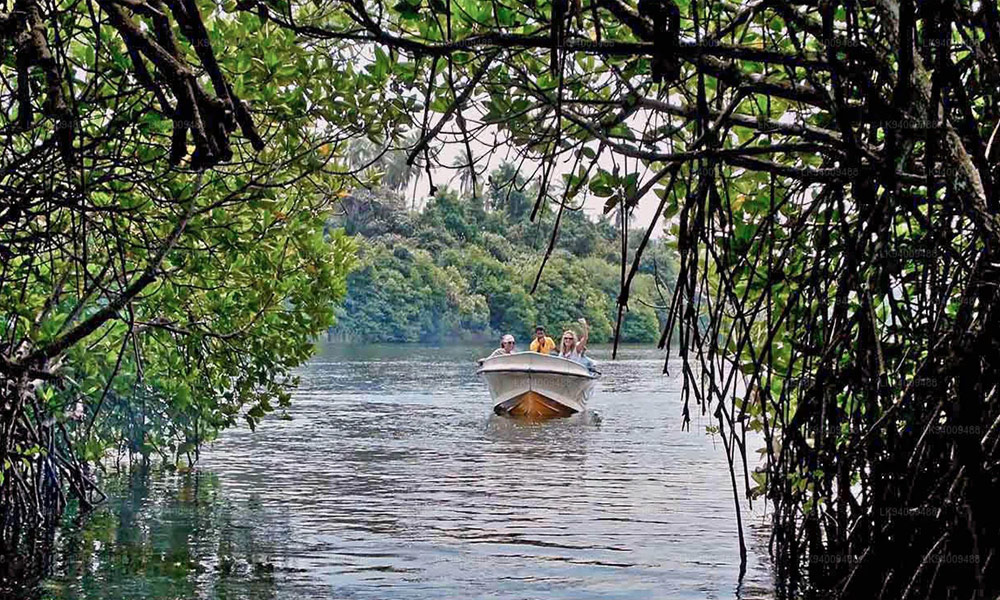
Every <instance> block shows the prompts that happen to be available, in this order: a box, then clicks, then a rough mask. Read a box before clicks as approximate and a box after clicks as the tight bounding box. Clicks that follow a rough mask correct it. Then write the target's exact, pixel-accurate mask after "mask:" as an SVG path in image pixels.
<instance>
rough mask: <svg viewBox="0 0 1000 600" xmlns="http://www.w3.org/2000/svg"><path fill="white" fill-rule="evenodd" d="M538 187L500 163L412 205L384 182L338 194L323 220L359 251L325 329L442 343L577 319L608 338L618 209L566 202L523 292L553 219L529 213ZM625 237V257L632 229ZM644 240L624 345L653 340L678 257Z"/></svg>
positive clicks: (524, 336) (556, 326)
mask: <svg viewBox="0 0 1000 600" xmlns="http://www.w3.org/2000/svg"><path fill="white" fill-rule="evenodd" d="M535 193H536V192H535V190H534V189H532V186H530V185H526V184H525V182H524V181H522V180H520V179H519V178H515V176H514V171H513V169H512V168H510V167H508V166H505V167H501V168H500V169H498V170H497V171H495V172H494V173H493V174H492V175H491V176H490V178H489V180H488V184H487V185H486V186H484V189H483V191H482V192H481V193H479V194H476V195H473V194H471V193H459V192H455V191H452V190H447V189H446V190H443V191H441V192H439V193H438V194H437V196H436V197H434V198H433V199H432V200H431V201H430V202H428V204H427V205H426V206H425V207H423V209H422V210H419V211H413V210H408V209H407V207H406V203H405V200H404V199H403V198H402V197H401V196H399V195H398V193H396V192H394V191H391V190H388V189H380V190H375V191H369V190H365V191H361V192H357V193H355V194H352V195H350V196H349V197H347V198H345V199H344V200H343V203H342V206H343V209H344V212H343V214H342V215H340V216H338V217H337V218H336V219H335V221H334V222H332V223H331V225H332V226H334V227H343V228H344V229H345V230H346V231H347V233H348V234H349V235H353V236H355V237H356V238H357V240H358V245H359V252H358V254H359V256H358V259H359V260H358V267H357V268H356V269H355V270H354V271H353V272H352V273H351V274H350V276H349V277H348V294H347V299H346V301H345V302H344V305H343V307H342V309H341V312H340V314H339V315H338V319H337V325H336V326H335V327H334V329H333V330H332V331H331V334H332V335H333V336H335V337H339V338H341V339H349V340H354V341H366V342H442V341H445V340H448V339H465V340H481V339H483V338H486V337H494V336H496V335H498V334H501V333H512V334H514V336H515V337H516V338H517V340H518V342H519V343H521V344H525V343H526V342H527V341H528V339H529V336H530V335H531V332H532V329H533V328H534V326H535V324H543V325H545V326H546V327H547V328H548V329H549V330H550V332H552V333H551V335H553V336H557V335H559V332H560V331H561V330H562V329H564V328H567V327H569V326H570V325H571V324H573V323H575V322H576V320H577V318H579V317H581V316H582V317H586V318H587V320H588V321H589V322H590V324H591V334H590V335H591V340H593V341H594V342H607V341H610V340H611V338H612V336H613V335H614V326H615V319H616V314H617V308H616V305H615V299H616V298H617V297H618V292H619V284H620V281H621V241H620V236H619V235H618V231H619V229H618V228H619V227H620V221H618V219H620V216H619V215H616V214H612V215H611V217H602V218H601V219H600V220H599V221H597V222H594V221H592V220H591V219H589V218H587V216H586V215H585V214H584V213H583V211H580V210H565V211H564V212H563V215H562V220H561V225H560V229H559V238H558V241H557V243H556V250H555V251H554V252H553V254H552V257H551V258H550V259H549V261H548V263H547V264H546V266H545V270H544V272H543V274H542V278H541V281H540V282H539V285H538V289H537V290H536V291H535V293H534V294H531V293H530V290H531V286H532V283H533V282H534V279H535V276H536V274H537V272H538V267H539V265H540V264H541V260H542V257H543V255H544V254H545V249H546V247H547V245H548V241H549V236H550V234H551V228H552V222H553V220H554V218H555V215H554V214H553V213H552V212H551V211H548V210H547V211H545V212H543V213H542V215H541V218H540V219H538V220H537V221H536V222H535V223H531V222H530V220H529V215H530V213H531V210H532V207H533V203H534V197H535ZM616 222H617V223H618V224H616ZM629 237H630V239H631V240H632V242H631V243H630V246H632V247H631V248H630V249H629V253H630V254H631V252H632V251H634V246H635V243H637V242H638V240H639V239H640V238H641V234H639V233H634V234H633V235H630V236H629ZM651 246H652V247H649V248H647V249H646V251H645V252H644V254H643V256H644V259H643V263H642V265H641V273H640V275H638V277H637V278H636V280H635V282H634V283H633V286H632V293H631V299H630V302H629V311H628V313H627V316H626V318H625V320H624V324H623V326H622V332H621V340H622V341H624V342H652V341H655V340H656V339H658V337H659V335H660V331H661V328H662V326H663V320H664V315H665V311H664V310H663V309H662V308H660V307H662V306H663V305H664V304H665V303H666V298H668V297H669V293H668V288H667V286H668V285H669V286H672V285H673V281H674V278H675V269H676V267H675V264H676V263H675V258H674V252H673V250H672V249H671V248H669V247H668V246H667V245H666V243H663V242H660V241H659V240H652V241H651ZM657 281H659V282H660V283H659V285H658V284H657Z"/></svg>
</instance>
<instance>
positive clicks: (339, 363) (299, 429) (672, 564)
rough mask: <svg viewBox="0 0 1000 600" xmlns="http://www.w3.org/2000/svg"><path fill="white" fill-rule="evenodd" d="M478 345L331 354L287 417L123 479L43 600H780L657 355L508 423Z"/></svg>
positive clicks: (760, 534)
mask: <svg viewBox="0 0 1000 600" xmlns="http://www.w3.org/2000/svg"><path fill="white" fill-rule="evenodd" d="M481 352H482V349H479V348H472V349H470V348H462V347H454V348H443V349H442V348H419V347H370V346H369V347H353V348H352V347H345V346H335V345H331V346H327V347H325V348H323V350H322V352H321V353H320V355H319V356H318V357H317V358H316V359H315V360H314V361H312V362H311V363H310V364H309V365H308V366H307V367H305V368H304V369H303V371H302V385H301V388H300V390H299V391H298V392H297V393H296V397H295V400H294V406H293V409H292V410H291V417H292V419H291V420H290V421H284V420H279V419H271V420H269V421H268V422H267V423H265V424H263V425H262V426H261V427H259V428H258V430H257V431H256V432H255V433H252V432H249V431H247V430H238V431H232V432H229V433H227V434H226V435H224V436H223V437H222V439H221V440H220V441H219V442H217V443H216V444H215V446H214V447H213V448H210V449H207V451H206V452H204V453H203V461H202V463H201V464H200V465H199V469H200V470H199V472H197V473H192V474H186V475H178V474H167V473H153V474H148V473H137V474H135V475H134V476H133V477H132V478H130V479H122V480H118V481H116V482H112V484H113V485H112V490H111V492H112V494H111V495H112V497H113V498H114V500H113V501H112V503H111V504H110V505H108V506H107V507H105V508H103V509H102V510H101V511H100V512H99V513H98V514H97V515H95V516H94V517H93V518H91V519H89V520H88V521H87V522H86V523H85V524H84V525H83V526H82V527H81V528H75V529H73V528H71V529H70V530H68V531H67V532H65V533H63V534H62V536H61V537H60V539H59V541H58V542H59V548H60V555H59V558H58V561H57V563H58V565H57V567H58V568H57V573H56V576H55V577H54V578H52V579H51V580H50V581H49V582H48V583H47V584H46V585H47V587H46V589H45V591H46V595H47V596H48V597H51V598H190V597H199V598H282V599H286V598H287V599H298V598H303V599H304V598H407V599H409V598H415V599H435V600H437V599H440V598H486V597H488V598H503V599H511V600H515V599H524V598H546V599H550V598H552V599H554V598H567V599H568V598H573V599H586V598H601V599H605V598H630V599H638V598H650V599H654V598H655V599H659V598H733V597H741V598H748V599H753V598H770V597H771V592H770V591H769V590H770V577H769V573H768V567H767V563H766V560H765V558H764V555H765V552H766V535H767V534H766V529H765V528H764V527H763V525H762V521H761V517H760V516H759V515H752V514H745V515H744V519H745V521H746V522H748V523H749V528H750V532H749V533H750V535H749V540H748V543H749V544H750V547H751V552H752V555H751V560H750V564H749V570H748V574H747V577H746V579H745V580H744V582H743V583H742V585H739V582H738V572H739V563H738V560H739V555H738V549H737V548H738V546H737V542H736V529H735V523H734V519H733V514H732V510H733V505H732V498H731V496H730V491H729V490H730V487H729V479H728V477H729V476H728V473H727V472H726V466H725V457H724V456H723V454H722V450H721V447H716V444H715V443H714V442H713V440H712V439H711V438H710V437H707V436H706V435H705V434H704V433H703V432H704V425H705V424H709V423H708V421H706V422H704V423H698V422H695V423H694V424H693V426H692V428H691V429H692V431H691V432H681V431H679V424H680V417H679V413H680V406H679V401H678V399H677V395H676V392H677V388H678V386H679V381H678V380H676V379H674V378H671V377H660V376H657V373H659V371H660V369H661V368H662V365H661V364H660V356H659V354H658V353H656V352H655V351H650V350H646V349H626V350H625V351H624V352H623V353H622V359H621V360H619V361H616V362H604V363H603V364H602V367H601V369H602V371H603V372H604V374H605V375H604V377H603V378H602V380H601V382H600V388H599V392H598V393H597V395H596V396H595V398H594V400H593V409H594V410H593V412H592V413H591V414H589V415H584V416H578V417H573V418H570V419H565V420H560V421H554V422H548V423H544V424H522V423H517V422H512V421H510V420H507V419H504V418H501V417H496V416H493V415H492V412H491V410H490V408H491V407H490V404H489V394H488V392H487V390H486V388H485V385H484V384H483V382H482V381H480V380H479V379H478V378H477V377H476V375H475V363H474V360H475V358H477V357H478V355H479V354H480V353H481ZM595 354H596V355H597V358H598V359H601V358H604V356H603V355H604V354H606V353H605V352H602V351H601V350H597V351H596V352H595ZM720 446H721V444H720Z"/></svg>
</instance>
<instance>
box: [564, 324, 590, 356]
mask: <svg viewBox="0 0 1000 600" xmlns="http://www.w3.org/2000/svg"><path fill="white" fill-rule="evenodd" d="M579 323H580V329H581V331H582V332H581V334H580V337H579V338H577V337H576V332H574V331H573V330H572V329H567V330H566V331H564V332H563V334H562V343H561V344H560V345H559V356H561V357H563V358H566V359H569V360H571V361H573V362H577V363H580V364H581V365H584V366H587V363H588V362H590V359H588V358H586V356H585V354H586V353H587V340H588V339H589V338H590V326H589V325H587V319H582V318H581V319H580V321H579Z"/></svg>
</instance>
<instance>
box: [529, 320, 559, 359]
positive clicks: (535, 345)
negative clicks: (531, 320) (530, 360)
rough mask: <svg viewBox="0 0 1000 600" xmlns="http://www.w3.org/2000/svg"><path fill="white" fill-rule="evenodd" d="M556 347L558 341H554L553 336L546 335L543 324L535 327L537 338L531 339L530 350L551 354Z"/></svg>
mask: <svg viewBox="0 0 1000 600" xmlns="http://www.w3.org/2000/svg"><path fill="white" fill-rule="evenodd" d="M555 349H556V343H555V342H554V341H552V338H550V337H549V336H547V335H545V328H544V327H542V326H541V325H539V326H538V327H535V339H533V340H531V346H530V347H529V350H531V351H532V352H538V353H541V354H549V353H550V352H552V351H553V350H555Z"/></svg>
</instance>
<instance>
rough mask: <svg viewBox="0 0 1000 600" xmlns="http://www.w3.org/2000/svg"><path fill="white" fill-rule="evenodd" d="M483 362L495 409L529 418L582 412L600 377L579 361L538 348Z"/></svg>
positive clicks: (495, 410)
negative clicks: (547, 352) (548, 353)
mask: <svg viewBox="0 0 1000 600" xmlns="http://www.w3.org/2000/svg"><path fill="white" fill-rule="evenodd" d="M481 364H482V367H481V368H480V369H479V371H478V373H479V374H480V375H482V376H483V377H485V378H486V383H487V384H488V385H489V386H490V395H492V396H493V412H495V413H496V414H498V415H500V414H507V415H510V416H513V417H522V418H528V419H548V418H551V417H568V416H569V415H572V414H574V413H578V412H583V411H584V410H585V409H586V408H587V401H588V400H589V399H590V397H591V396H592V395H593V393H594V388H595V387H596V383H597V379H598V378H599V377H600V375H599V374H598V373H594V372H591V371H590V370H589V369H588V368H587V367H585V366H583V365H581V364H579V363H576V362H573V361H571V360H568V359H565V358H562V357H560V356H553V355H546V354H539V353H538V352H515V353H514V354H501V355H498V356H494V357H492V358H486V359H483V360H482V362H481Z"/></svg>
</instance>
